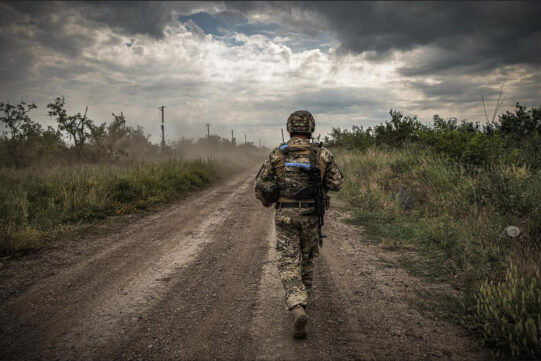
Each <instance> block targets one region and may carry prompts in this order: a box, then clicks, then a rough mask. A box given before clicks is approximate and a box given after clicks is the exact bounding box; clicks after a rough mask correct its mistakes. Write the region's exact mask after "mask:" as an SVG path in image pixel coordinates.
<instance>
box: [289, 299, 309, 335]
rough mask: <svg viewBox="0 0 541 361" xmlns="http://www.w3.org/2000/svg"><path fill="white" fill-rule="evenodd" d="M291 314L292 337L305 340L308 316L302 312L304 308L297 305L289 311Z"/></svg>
mask: <svg viewBox="0 0 541 361" xmlns="http://www.w3.org/2000/svg"><path fill="white" fill-rule="evenodd" d="M291 313H292V314H293V337H295V338H305V337H306V324H307V323H308V316H307V315H306V312H304V307H303V306H301V305H297V306H295V307H293V308H292V309H291Z"/></svg>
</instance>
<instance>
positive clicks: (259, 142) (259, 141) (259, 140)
mask: <svg viewBox="0 0 541 361" xmlns="http://www.w3.org/2000/svg"><path fill="white" fill-rule="evenodd" d="M257 143H258V144H259V148H261V139H258V141H257Z"/></svg>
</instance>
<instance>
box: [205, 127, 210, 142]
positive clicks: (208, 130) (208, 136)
mask: <svg viewBox="0 0 541 361" xmlns="http://www.w3.org/2000/svg"><path fill="white" fill-rule="evenodd" d="M205 125H206V126H207V138H208V139H210V123H207V124H205Z"/></svg>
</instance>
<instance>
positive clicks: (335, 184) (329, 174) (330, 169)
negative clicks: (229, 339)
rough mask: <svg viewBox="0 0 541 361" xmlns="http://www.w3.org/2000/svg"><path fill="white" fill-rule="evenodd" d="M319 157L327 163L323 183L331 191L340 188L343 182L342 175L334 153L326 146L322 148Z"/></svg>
mask: <svg viewBox="0 0 541 361" xmlns="http://www.w3.org/2000/svg"><path fill="white" fill-rule="evenodd" d="M321 158H322V159H323V160H325V163H326V164H327V167H326V169H325V176H324V178H323V184H325V186H326V187H327V189H329V190H331V191H338V190H340V188H341V187H342V183H344V176H343V175H342V172H340V169H339V168H338V165H337V164H336V161H335V160H334V155H333V154H332V153H331V152H330V151H329V150H328V149H327V148H322V149H321Z"/></svg>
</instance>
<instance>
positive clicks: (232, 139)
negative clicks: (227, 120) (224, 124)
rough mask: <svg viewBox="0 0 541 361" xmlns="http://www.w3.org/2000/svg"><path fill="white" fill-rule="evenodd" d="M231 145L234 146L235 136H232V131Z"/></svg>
mask: <svg viewBox="0 0 541 361" xmlns="http://www.w3.org/2000/svg"><path fill="white" fill-rule="evenodd" d="M231 144H233V145H235V136H234V135H233V130H232V131H231Z"/></svg>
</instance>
